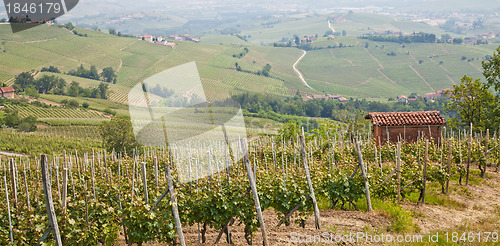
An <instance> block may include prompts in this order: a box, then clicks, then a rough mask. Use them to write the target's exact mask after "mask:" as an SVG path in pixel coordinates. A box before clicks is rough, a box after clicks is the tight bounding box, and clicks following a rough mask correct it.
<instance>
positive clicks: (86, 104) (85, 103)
mask: <svg viewBox="0 0 500 246" xmlns="http://www.w3.org/2000/svg"><path fill="white" fill-rule="evenodd" d="M89 106H90V105H89V103H88V102H83V103H82V107H84V108H89Z"/></svg>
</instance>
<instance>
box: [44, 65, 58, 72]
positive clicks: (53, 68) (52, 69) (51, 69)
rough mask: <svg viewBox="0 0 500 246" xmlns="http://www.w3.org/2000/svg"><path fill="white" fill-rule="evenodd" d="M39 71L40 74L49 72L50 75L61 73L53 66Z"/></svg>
mask: <svg viewBox="0 0 500 246" xmlns="http://www.w3.org/2000/svg"><path fill="white" fill-rule="evenodd" d="M40 71H41V72H51V73H61V71H60V70H59V68H57V67H54V66H50V67H43V68H42V70H40Z"/></svg>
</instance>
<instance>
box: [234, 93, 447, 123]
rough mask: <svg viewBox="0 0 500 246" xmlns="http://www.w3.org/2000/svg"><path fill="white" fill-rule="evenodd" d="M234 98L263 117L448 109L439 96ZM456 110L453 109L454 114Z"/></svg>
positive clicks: (341, 116)
mask: <svg viewBox="0 0 500 246" xmlns="http://www.w3.org/2000/svg"><path fill="white" fill-rule="evenodd" d="M232 99H233V100H234V101H236V102H238V103H240V105H241V107H242V108H243V109H244V110H246V111H247V112H248V113H251V114H258V115H256V116H259V117H262V118H270V119H274V120H277V121H282V120H281V119H285V120H287V118H286V117H284V118H283V117H277V116H276V114H278V115H290V116H307V117H322V118H330V119H333V120H338V121H345V118H346V116H345V115H346V114H348V115H349V117H351V116H355V115H363V114H364V113H366V112H392V111H424V110H438V111H441V112H444V111H445V110H444V109H445V108H444V105H445V101H444V99H438V100H435V101H426V100H424V99H422V98H420V99H418V100H416V102H414V103H411V104H401V103H382V102H370V101H367V100H366V99H361V100H360V99H352V98H351V99H349V100H348V101H347V102H346V103H341V102H339V101H334V100H321V99H311V100H308V101H304V100H303V99H302V96H301V95H300V94H296V95H295V96H294V97H292V98H287V99H285V100H283V99H280V98H275V97H272V96H266V95H260V94H249V93H244V94H240V95H234V96H232ZM451 114H452V113H450V115H451Z"/></svg>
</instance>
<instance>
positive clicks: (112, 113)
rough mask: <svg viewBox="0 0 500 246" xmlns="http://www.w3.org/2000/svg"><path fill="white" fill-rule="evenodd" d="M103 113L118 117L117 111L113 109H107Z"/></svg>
mask: <svg viewBox="0 0 500 246" xmlns="http://www.w3.org/2000/svg"><path fill="white" fill-rule="evenodd" d="M103 112H104V113H107V114H110V115H116V111H114V110H112V109H111V108H105V109H104V110H103Z"/></svg>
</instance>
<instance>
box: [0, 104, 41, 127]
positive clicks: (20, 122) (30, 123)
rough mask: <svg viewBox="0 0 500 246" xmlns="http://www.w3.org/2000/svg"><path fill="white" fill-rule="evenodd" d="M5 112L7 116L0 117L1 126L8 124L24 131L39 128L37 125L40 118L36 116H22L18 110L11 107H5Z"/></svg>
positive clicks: (7, 125)
mask: <svg viewBox="0 0 500 246" xmlns="http://www.w3.org/2000/svg"><path fill="white" fill-rule="evenodd" d="M5 113H6V114H5V117H4V118H2V119H0V126H6V127H10V128H14V129H18V130H20V131H24V132H34V131H36V130H37V129H38V127H37V126H36V123H37V121H38V120H37V118H36V117H35V116H28V117H26V118H22V117H21V116H19V113H18V112H17V111H16V110H11V109H9V108H7V109H5Z"/></svg>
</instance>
